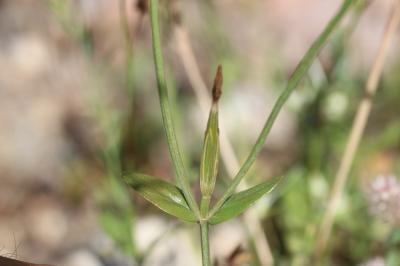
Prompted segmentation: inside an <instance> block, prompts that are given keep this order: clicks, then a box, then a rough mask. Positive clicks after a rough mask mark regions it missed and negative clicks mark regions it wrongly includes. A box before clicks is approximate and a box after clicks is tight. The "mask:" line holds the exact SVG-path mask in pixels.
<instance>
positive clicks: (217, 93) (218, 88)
mask: <svg viewBox="0 0 400 266" xmlns="http://www.w3.org/2000/svg"><path fill="white" fill-rule="evenodd" d="M223 79H224V78H223V75H222V66H221V65H218V69H217V73H216V74H215V79H214V86H213V89H212V95H213V101H214V102H217V101H218V100H219V98H220V97H221V94H222V82H223Z"/></svg>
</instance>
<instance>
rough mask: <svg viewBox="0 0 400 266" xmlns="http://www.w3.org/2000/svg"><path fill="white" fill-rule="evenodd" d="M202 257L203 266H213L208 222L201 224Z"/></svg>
mask: <svg viewBox="0 0 400 266" xmlns="http://www.w3.org/2000/svg"><path fill="white" fill-rule="evenodd" d="M200 234H201V257H202V260H203V266H211V257H210V241H209V237H208V222H206V221H205V222H200Z"/></svg>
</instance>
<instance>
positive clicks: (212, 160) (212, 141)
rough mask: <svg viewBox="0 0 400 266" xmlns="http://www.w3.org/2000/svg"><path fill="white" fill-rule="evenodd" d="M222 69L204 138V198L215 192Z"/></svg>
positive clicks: (201, 168)
mask: <svg viewBox="0 0 400 266" xmlns="http://www.w3.org/2000/svg"><path fill="white" fill-rule="evenodd" d="M221 87H222V67H221V65H219V66H218V70H217V74H216V76H215V81H214V87H213V103H212V105H211V110H210V115H209V118H208V123H207V129H206V133H205V137H204V144H203V153H202V156H201V162H200V189H201V193H202V195H203V196H204V197H210V196H211V194H212V193H213V191H214V187H215V181H216V177H217V173H218V161H219V139H218V138H219V130H218V100H219V98H220V96H221Z"/></svg>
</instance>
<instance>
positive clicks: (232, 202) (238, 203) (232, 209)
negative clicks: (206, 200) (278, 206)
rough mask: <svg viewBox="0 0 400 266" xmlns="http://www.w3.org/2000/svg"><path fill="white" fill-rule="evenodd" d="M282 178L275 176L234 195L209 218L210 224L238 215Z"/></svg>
mask: <svg viewBox="0 0 400 266" xmlns="http://www.w3.org/2000/svg"><path fill="white" fill-rule="evenodd" d="M281 179H282V178H280V177H278V178H273V179H271V180H268V181H265V182H263V183H261V184H258V185H256V186H254V187H252V188H250V189H247V190H245V191H242V192H239V193H236V194H234V195H232V196H231V197H230V198H228V199H227V201H226V202H225V203H224V204H223V205H222V206H221V208H220V209H219V210H218V211H217V212H216V213H215V214H214V215H213V216H212V217H210V218H209V222H210V224H218V223H222V222H224V221H227V220H230V219H232V218H234V217H236V216H238V215H239V214H241V213H242V212H244V211H245V210H246V209H248V208H249V207H250V206H251V205H252V204H253V203H254V202H255V201H257V200H258V199H259V198H261V197H262V196H263V195H264V194H266V193H268V192H270V191H271V190H272V189H273V188H274V187H275V186H276V185H277V184H278V183H279V182H280V180H281Z"/></svg>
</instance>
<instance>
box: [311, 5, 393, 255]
mask: <svg viewBox="0 0 400 266" xmlns="http://www.w3.org/2000/svg"><path fill="white" fill-rule="evenodd" d="M394 5H395V7H394V8H393V11H392V14H391V16H390V18H389V20H388V23H387V25H386V29H385V33H384V35H383V37H382V41H381V44H380V48H379V50H378V53H377V55H376V57H375V61H374V63H373V65H372V68H371V71H370V74H369V76H368V81H367V84H366V87H365V94H364V98H363V99H362V101H361V102H360V104H359V106H358V109H357V113H356V115H355V118H354V121H353V126H352V129H351V133H350V136H349V139H348V141H347V144H346V148H345V151H344V155H343V157H342V160H341V162H340V166H339V169H338V172H337V173H336V177H335V183H334V185H333V189H332V194H331V197H330V200H329V203H328V206H327V209H326V212H325V214H324V217H323V219H322V223H321V227H320V229H319V234H318V239H317V249H316V254H315V260H316V261H317V262H318V260H319V259H320V258H321V256H322V255H323V253H324V251H325V249H326V246H327V243H328V240H329V237H330V235H331V231H332V226H333V223H334V218H335V214H336V210H337V207H338V203H339V200H340V197H341V195H342V193H343V189H344V186H345V184H346V181H347V179H348V176H349V172H350V168H351V165H352V163H353V160H354V156H355V154H356V151H357V148H358V146H359V143H360V140H361V137H362V135H363V132H364V129H365V126H366V124H367V120H368V117H369V114H370V112H371V108H372V98H373V96H374V95H375V92H376V90H377V89H378V82H379V80H380V77H381V75H382V71H383V65H384V62H385V58H386V56H387V53H388V51H389V48H390V44H391V42H392V39H393V37H394V35H395V33H396V29H397V26H398V24H399V23H400V2H399V1H398V0H395V3H394Z"/></svg>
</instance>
